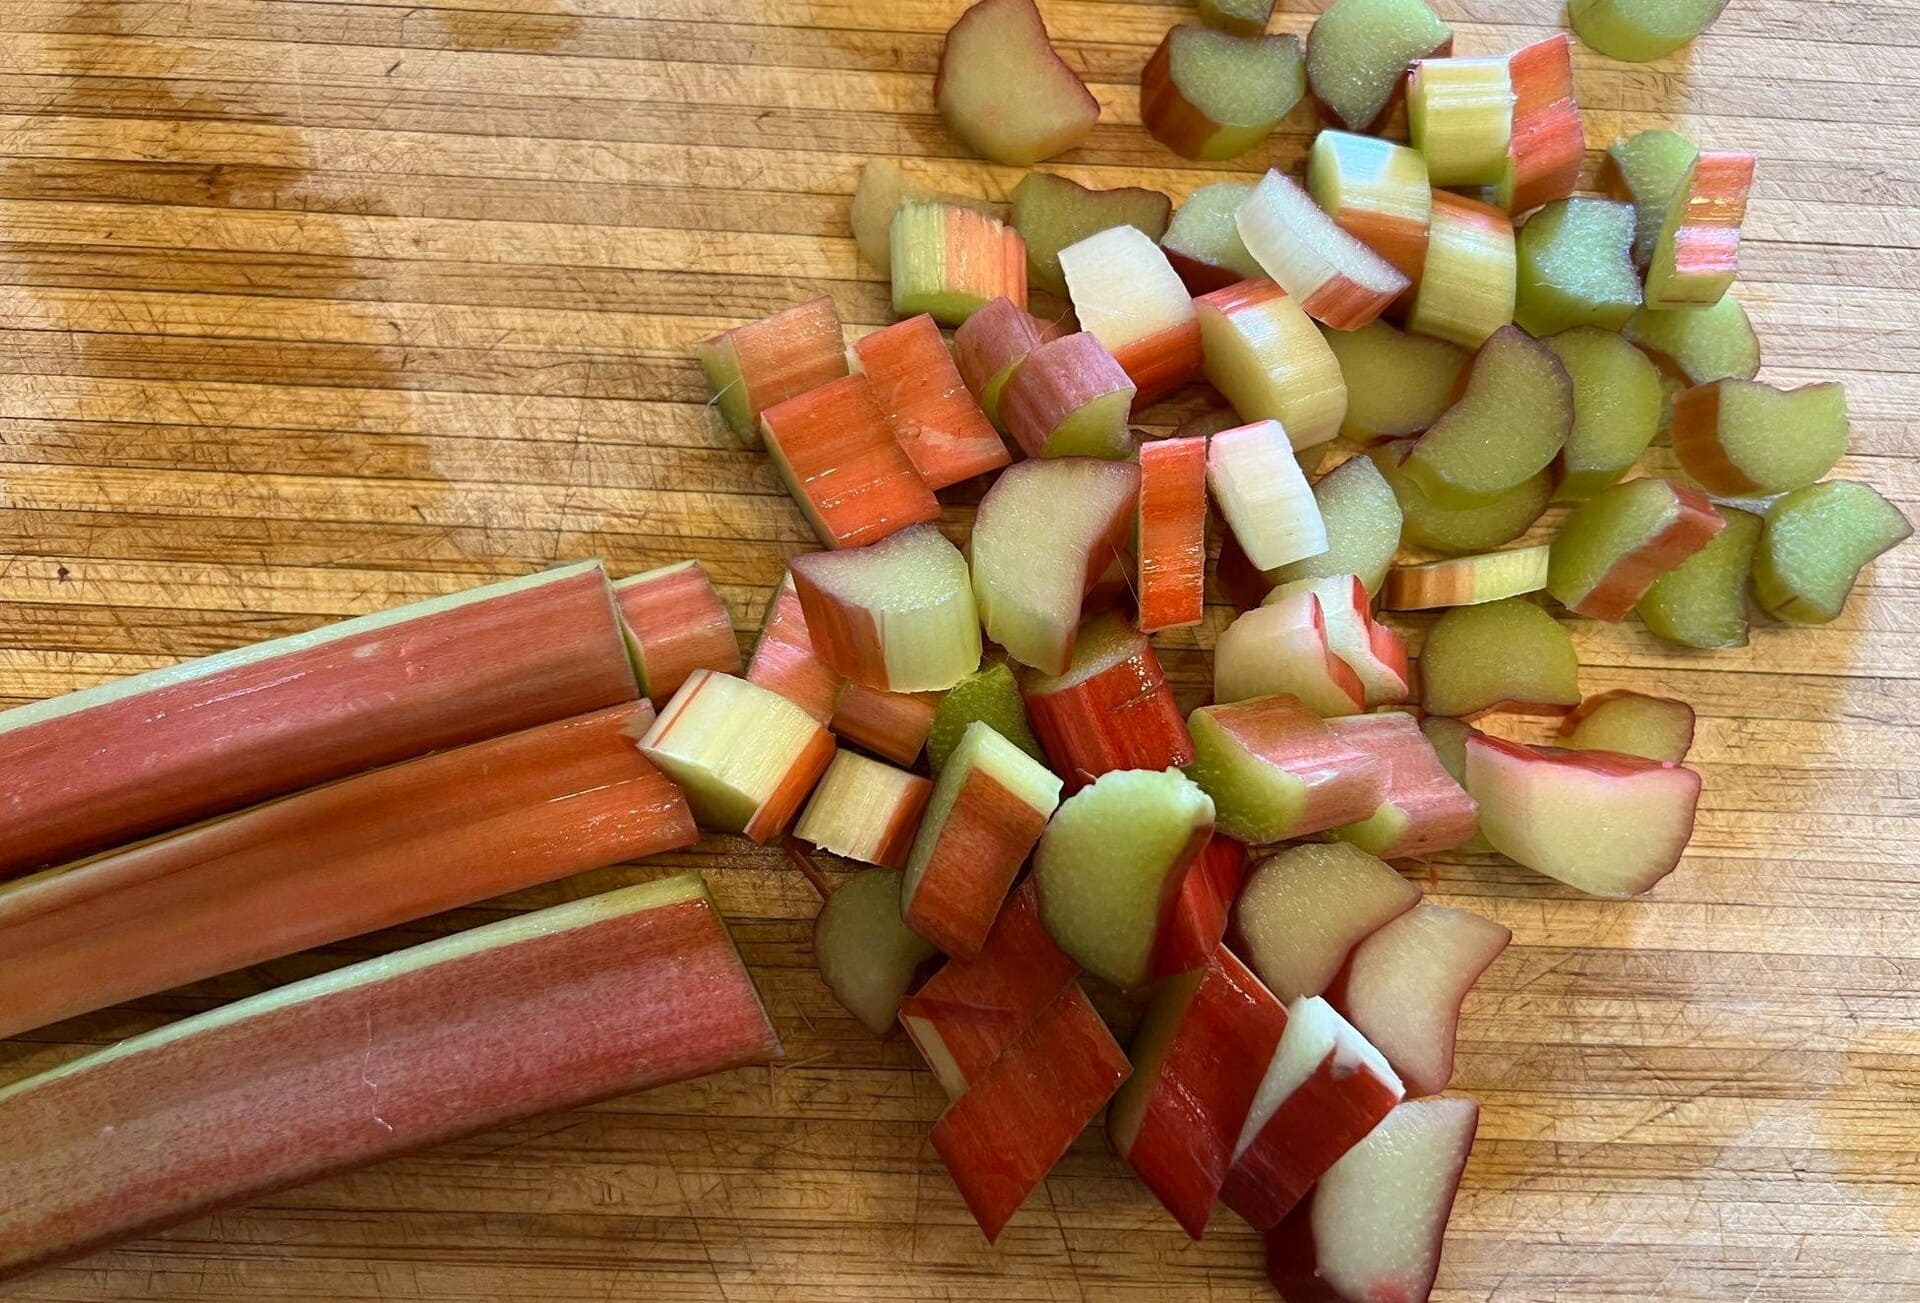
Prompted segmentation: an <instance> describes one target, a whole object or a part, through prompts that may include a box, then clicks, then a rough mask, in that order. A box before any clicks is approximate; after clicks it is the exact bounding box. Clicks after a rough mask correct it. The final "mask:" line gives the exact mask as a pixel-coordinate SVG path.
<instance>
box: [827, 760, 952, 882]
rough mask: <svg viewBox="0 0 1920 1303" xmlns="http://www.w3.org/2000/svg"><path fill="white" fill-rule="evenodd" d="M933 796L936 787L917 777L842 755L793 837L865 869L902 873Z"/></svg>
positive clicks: (831, 767)
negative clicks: (868, 867) (859, 864)
mask: <svg viewBox="0 0 1920 1303" xmlns="http://www.w3.org/2000/svg"><path fill="white" fill-rule="evenodd" d="M931 795H933V784H932V783H931V782H929V781H928V780H926V779H924V778H922V777H920V775H918V774H910V773H907V772H906V771H905V770H904V769H895V768H894V767H893V766H892V765H883V764H881V763H880V762H879V761H878V760H869V759H867V758H866V757H865V756H862V755H855V754H854V753H853V752H851V751H837V752H835V753H834V757H833V762H832V763H831V764H829V765H828V766H827V772H826V773H824V774H822V775H821V777H820V782H819V784H818V785H817V786H816V787H815V788H814V789H813V795H812V796H811V797H810V798H809V799H808V801H807V808H806V809H805V810H803V811H802V812H801V814H800V821H799V822H798V823H796V824H795V825H794V828H793V835H794V836H795V837H798V838H799V839H800V840H801V841H803V842H809V843H811V844H813V845H815V846H818V847H819V848H820V849H821V850H823V851H831V852H832V853H833V854H835V855H839V856H842V857H844V858H846V859H849V860H859V861H860V862H861V863H862V864H877V865H879V866H880V867H881V868H884V869H898V868H903V867H905V865H906V862H907V852H908V851H910V850H912V849H913V838H914V834H915V833H916V832H918V831H919V828H920V812H921V811H922V810H924V809H926V806H927V798H928V797H929V796H931Z"/></svg>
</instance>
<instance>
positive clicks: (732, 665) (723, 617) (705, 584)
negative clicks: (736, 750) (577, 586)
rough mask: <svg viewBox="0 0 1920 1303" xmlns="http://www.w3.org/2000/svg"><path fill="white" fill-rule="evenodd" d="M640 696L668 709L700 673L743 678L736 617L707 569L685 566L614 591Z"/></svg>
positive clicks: (648, 575)
mask: <svg viewBox="0 0 1920 1303" xmlns="http://www.w3.org/2000/svg"><path fill="white" fill-rule="evenodd" d="M613 591H614V593H615V595H616V596H617V598H618V600H619V602H620V616H621V618H622V619H623V620H624V621H625V622H626V633H627V648H628V650H629V651H631V652H632V654H633V668H634V670H635V671H636V672H637V673H638V674H639V676H640V691H641V692H643V693H645V694H646V695H647V697H648V698H650V699H651V700H652V702H653V704H654V705H656V706H663V705H665V704H666V701H667V698H668V697H671V696H672V695H673V694H674V693H675V692H677V691H679V689H680V685H681V684H682V683H685V682H686V681H687V675H689V674H691V673H693V672H694V671H695V670H716V671H718V672H719V673H721V674H738V673H739V672H740V644H739V643H738V642H737V641H735V639H734V636H733V616H732V615H730V614H729V613H728V612H727V604H726V603H725V602H723V601H721V600H720V594H719V593H718V592H716V591H715V590H714V587H713V581H712V580H711V579H708V578H707V571H706V567H704V566H702V565H701V564H700V563H699V562H698V561H681V562H678V563H677V564H674V565H670V566H662V567H660V569H658V570H649V571H647V572H646V573H645V574H643V575H634V576H633V577H632V578H631V579H622V580H621V581H620V582H619V583H617V584H615V585H614V586H613Z"/></svg>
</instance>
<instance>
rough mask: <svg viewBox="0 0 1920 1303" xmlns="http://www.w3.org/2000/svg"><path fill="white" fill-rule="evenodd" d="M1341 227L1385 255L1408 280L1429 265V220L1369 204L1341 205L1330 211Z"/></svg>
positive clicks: (1416, 277) (1413, 279) (1415, 277)
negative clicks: (1356, 205)
mask: <svg viewBox="0 0 1920 1303" xmlns="http://www.w3.org/2000/svg"><path fill="white" fill-rule="evenodd" d="M1329 215H1330V216H1331V217H1332V218H1333V220H1334V221H1336V222H1338V223H1339V224H1340V229H1341V230H1343V231H1345V232H1346V233H1347V234H1348V235H1351V236H1352V237H1353V238H1354V239H1356V240H1359V241H1360V242H1361V243H1363V244H1365V245H1366V246H1367V247H1368V248H1370V249H1372V250H1373V251H1374V252H1375V253H1377V254H1379V255H1380V256H1381V257H1382V258H1385V259H1386V260H1387V261H1388V262H1390V263H1392V264H1393V265H1394V266H1395V267H1397V268H1399V270H1400V271H1401V273H1402V274H1403V275H1405V276H1406V278H1407V279H1408V280H1409V281H1418V280H1419V279H1420V272H1421V269H1422V268H1424V267H1425V266H1426V265H1427V223H1425V222H1416V221H1413V220H1412V219H1410V218H1407V217H1402V216H1400V215H1398V214H1392V213H1377V212H1374V211H1373V210H1371V209H1367V208H1342V209H1341V210H1340V211H1339V212H1336V213H1332V214H1329Z"/></svg>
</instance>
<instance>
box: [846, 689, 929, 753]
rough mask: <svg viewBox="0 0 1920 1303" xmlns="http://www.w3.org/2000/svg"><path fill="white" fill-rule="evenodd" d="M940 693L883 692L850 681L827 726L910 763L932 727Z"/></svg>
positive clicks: (875, 749)
mask: <svg viewBox="0 0 1920 1303" xmlns="http://www.w3.org/2000/svg"><path fill="white" fill-rule="evenodd" d="M941 696H942V694H941V693H938V692H883V691H881V690H880V689H878V688H869V687H867V686H865V685H864V684H859V683H849V684H847V685H846V687H845V689H843V690H842V691H841V693H840V700H839V701H838V702H837V703H836V704H835V705H834V708H833V716H832V718H831V719H830V720H829V721H828V724H827V727H829V728H831V729H832V730H833V731H834V732H835V733H837V734H838V735H839V736H841V737H842V738H845V739H846V740H847V741H849V742H852V743H853V744H855V745H856V746H862V747H865V748H866V749H867V750H869V751H871V752H873V753H874V754H875V755H877V756H881V757H883V758H885V759H887V760H891V761H893V763H894V764H896V765H911V764H912V763H913V762H914V761H915V760H917V759H918V758H919V756H920V748H922V747H924V746H925V745H926V744H927V734H929V733H931V732H932V731H933V715H934V712H935V711H936V710H937V709H939V706H940V698H941Z"/></svg>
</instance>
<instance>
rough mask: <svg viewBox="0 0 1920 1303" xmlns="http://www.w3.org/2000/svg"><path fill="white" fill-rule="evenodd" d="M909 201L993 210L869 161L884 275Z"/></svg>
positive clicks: (860, 233)
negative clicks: (897, 218) (896, 218)
mask: <svg viewBox="0 0 1920 1303" xmlns="http://www.w3.org/2000/svg"><path fill="white" fill-rule="evenodd" d="M1675 179H1676V180H1678V178H1677V177H1676V178H1675ZM909 203H914V204H919V203H936V204H957V205H959V206H960V207H963V208H977V209H979V210H980V211H981V212H983V213H987V214H989V215H991V214H992V212H993V205H992V204H990V203H988V202H987V201H986V200H984V199H969V198H968V197H967V196H965V195H956V194H948V193H947V192H945V191H942V190H939V189H937V188H935V187H933V186H930V185H927V184H925V183H924V182H920V181H916V180H915V179H914V178H913V177H911V176H908V175H907V173H906V172H905V171H904V170H903V169H902V168H901V166H900V165H899V164H898V163H896V162H894V161H893V160H892V159H890V158H876V159H871V160H869V161H868V162H867V163H865V164H864V165H862V167H861V168H860V183H859V184H858V185H857V186H855V187H854V190H853V208H852V211H851V212H850V213H849V214H848V225H849V226H850V227H852V229H853V242H854V243H855V244H856V245H858V246H860V256H861V257H863V258H865V259H866V260H867V261H868V262H870V263H872V264H873V265H874V267H875V268H877V269H878V270H879V272H880V274H881V275H882V276H889V275H891V274H892V272H893V215H894V214H895V213H897V212H899V211H900V205H902V204H909Z"/></svg>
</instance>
